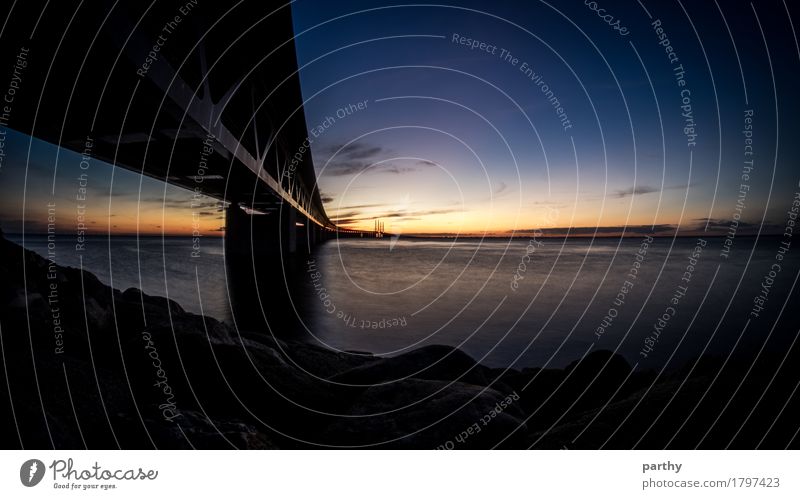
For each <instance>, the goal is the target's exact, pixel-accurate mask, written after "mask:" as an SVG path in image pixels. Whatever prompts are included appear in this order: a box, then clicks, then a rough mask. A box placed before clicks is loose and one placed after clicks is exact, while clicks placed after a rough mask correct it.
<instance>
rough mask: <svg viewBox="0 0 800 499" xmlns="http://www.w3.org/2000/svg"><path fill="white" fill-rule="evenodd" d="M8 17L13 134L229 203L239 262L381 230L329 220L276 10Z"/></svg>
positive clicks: (81, 5) (285, 28)
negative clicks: (14, 80)
mask: <svg viewBox="0 0 800 499" xmlns="http://www.w3.org/2000/svg"><path fill="white" fill-rule="evenodd" d="M13 9H14V10H15V12H14V15H13V16H12V17H13V19H16V20H25V19H29V20H30V23H29V24H26V23H20V22H17V23H11V24H8V25H6V26H5V28H4V32H3V33H2V35H1V38H0V39H1V40H2V42H3V43H2V44H0V61H2V64H0V67H3V68H14V67H18V68H19V78H17V79H18V80H19V81H18V82H17V85H18V88H17V89H16V91H15V95H14V98H13V102H11V103H9V105H8V106H7V108H6V110H7V111H9V112H8V113H7V114H6V115H5V117H6V118H7V123H5V124H7V126H9V127H11V128H13V129H16V130H18V131H20V132H23V133H25V134H28V135H31V136H34V137H37V138H40V139H43V140H45V141H48V142H51V143H53V144H56V145H59V146H61V147H64V148H67V149H71V150H73V151H76V152H78V153H81V154H84V155H88V156H90V157H92V158H97V159H101V160H104V161H106V162H108V163H111V164H112V165H115V166H120V167H123V168H126V169H129V170H132V171H135V172H138V173H140V174H142V175H147V176H150V177H153V178H156V179H159V180H163V181H165V182H168V183H170V184H174V185H178V186H181V187H184V188H186V189H189V190H191V191H194V192H196V193H198V194H203V195H206V196H210V197H213V198H216V199H218V200H221V201H224V203H225V205H226V223H225V227H226V234H225V241H226V243H225V246H226V255H228V256H230V257H235V258H234V260H235V261H240V258H241V257H242V256H246V257H248V258H246V259H245V261H251V260H255V259H261V258H262V257H264V256H265V255H267V256H268V255H270V254H276V253H280V254H281V255H292V254H294V253H302V252H305V251H309V250H310V249H311V248H312V247H313V245H314V244H316V243H318V242H320V241H323V240H325V239H328V238H331V237H365V236H373V235H375V233H374V232H372V231H355V230H348V229H345V228H341V227H337V226H336V225H335V224H334V223H333V222H332V221H331V220H330V219H329V218H328V216H327V215H326V213H325V208H324V206H323V203H322V201H321V198H320V193H319V189H318V187H317V178H316V172H315V171H314V165H313V161H312V158H311V151H310V147H309V143H308V141H307V136H308V132H307V128H306V122H305V116H304V111H303V98H302V94H301V90H300V82H299V76H298V64H297V58H296V54H295V48H294V41H293V37H294V31H293V25H292V17H291V9H290V7H289V6H288V5H285V3H284V2H239V3H236V2H206V1H203V0H182V1H179V2H173V1H158V2H153V4H152V5H150V2H137V1H134V0H122V1H120V2H117V3H116V4H115V3H114V2H98V1H88V2H80V1H77V0H75V1H73V0H59V1H58V2H52V1H50V2H48V1H45V0H41V1H37V0H27V1H26V2H16V3H15V4H14V6H13ZM20 57H22V59H24V61H22V62H20ZM4 76H6V75H4ZM0 80H5V78H4V77H3V78H0Z"/></svg>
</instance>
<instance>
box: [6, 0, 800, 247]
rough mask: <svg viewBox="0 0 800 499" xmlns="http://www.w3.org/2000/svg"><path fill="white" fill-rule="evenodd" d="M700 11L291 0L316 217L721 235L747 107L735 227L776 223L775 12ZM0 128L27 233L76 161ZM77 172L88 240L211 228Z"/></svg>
mask: <svg viewBox="0 0 800 499" xmlns="http://www.w3.org/2000/svg"><path fill="white" fill-rule="evenodd" d="M698 3H700V2H683V3H679V2H675V3H672V2H656V1H644V0H643V1H642V2H641V3H639V2H637V1H635V0H632V1H619V2H610V1H609V2H606V1H601V2H599V3H595V2H588V1H587V2H584V1H577V0H576V1H574V2H559V3H558V4H557V5H551V4H549V3H546V2H541V1H539V2H537V1H525V2H491V3H487V2H477V1H475V2H473V1H458V2H452V3H450V4H449V5H448V6H442V5H436V4H433V3H430V4H428V3H426V2H418V3H416V4H414V5H410V6H406V5H403V4H400V3H397V2H384V1H377V2H376V1H372V0H370V1H337V2H327V1H318V0H298V1H297V2H295V3H294V5H293V17H294V25H295V26H294V27H295V34H296V39H295V44H296V48H297V57H298V62H299V66H300V80H301V84H302V90H303V97H304V99H305V115H306V121H307V125H308V128H309V138H310V140H311V142H312V153H313V159H314V163H315V167H316V169H317V172H318V176H319V188H320V191H321V194H322V197H323V201H324V202H325V207H326V210H327V212H328V215H329V216H330V217H331V219H333V220H334V221H336V222H337V223H339V224H341V225H343V226H346V227H353V228H364V229H371V228H372V227H373V223H374V219H376V218H379V219H381V220H383V221H384V224H385V225H384V226H385V229H386V230H387V231H388V232H393V233H406V234H490V235H495V234H509V233H515V234H524V233H526V232H529V231H531V230H533V229H548V230H549V231H551V232H552V233H563V232H566V230H567V228H572V232H571V233H575V234H581V235H585V234H586V233H591V232H593V231H594V230H595V229H596V228H598V227H599V228H600V229H599V230H598V232H599V233H601V234H611V233H616V232H619V231H622V229H623V228H625V227H628V229H627V230H628V231H629V232H630V233H636V232H638V231H641V230H644V229H650V228H655V229H656V231H657V232H662V233H665V234H669V233H672V232H674V231H675V230H676V228H678V227H679V228H680V232H681V233H687V234H688V233H692V232H698V231H703V230H705V229H708V230H711V231H725V230H726V229H727V227H728V226H729V225H730V220H731V218H732V217H733V216H734V213H735V211H736V203H737V198H739V197H740V190H741V184H742V169H743V165H744V161H745V160H746V159H747V158H748V157H749V156H746V155H745V146H746V145H748V144H746V143H745V134H744V133H743V129H744V128H745V127H746V126H748V124H747V123H746V122H745V115H746V114H747V112H748V110H752V111H753V113H752V122H751V123H749V126H751V128H752V130H751V131H752V143H750V144H749V145H752V151H753V155H752V159H753V170H752V172H751V174H750V176H749V178H748V180H747V188H748V191H747V195H746V199H745V200H744V205H745V208H744V209H743V210H742V224H741V230H742V231H747V230H749V231H751V232H752V231H755V230H757V229H758V227H760V226H764V230H765V231H767V232H770V231H772V232H775V231H779V229H780V228H781V227H782V226H783V224H784V222H785V211H786V209H788V206H789V205H790V203H791V201H792V197H793V195H794V192H796V191H798V190H800V187H798V177H800V175H799V173H800V168H798V161H797V160H798V157H799V156H800V150H799V148H800V144H798V141H797V140H796V137H798V136H800V133H799V132H800V130H798V127H799V126H800V125H798V123H797V122H796V120H795V119H794V117H795V115H796V113H795V112H793V111H796V110H798V108H799V107H798V96H797V93H796V91H795V89H796V76H795V73H796V69H797V64H798V62H800V51H799V50H798V48H797V42H796V40H795V38H794V34H793V32H792V30H791V28H790V26H789V24H788V21H787V12H786V10H785V9H786V8H787V7H786V6H785V4H784V3H782V2H781V1H767V2H757V3H755V7H752V6H751V4H750V3H749V2H727V1H726V2H719V6H718V5H717V4H716V3H714V2H702V5H696V4H698ZM563 4H567V5H563ZM603 8H605V9H606V10H603V11H601V13H602V14H603V17H601V16H600V15H598V12H597V10H598V9H603ZM792 14H793V15H795V17H797V16H796V12H792ZM759 23H760V25H759ZM654 26H660V27H661V28H662V29H663V32H659V31H656V29H655V27H654ZM759 26H760V27H759ZM623 28H624V29H623ZM762 30H763V33H765V36H766V44H767V45H766V46H765V41H764V38H762ZM662 34H663V38H661V36H662ZM665 40H667V41H666V42H665ZM667 47H669V49H670V50H671V53H672V54H674V56H673V57H678V61H677V62H676V63H673V62H671V61H670V60H669V53H668V52H667ZM678 66H681V67H682V68H683V70H684V72H682V73H678V72H676V68H677V67H678ZM678 74H680V77H678ZM681 82H683V85H684V86H680V85H681ZM773 85H774V86H773ZM682 91H688V94H686V92H684V93H683V94H682ZM687 95H688V101H685V99H684V96H687ZM687 104H688V105H689V106H691V107H690V108H689V109H688V111H687V109H682V106H685V105H687ZM689 112H690V117H691V119H692V120H693V124H694V130H693V133H696V137H694V138H693V140H691V141H690V137H687V134H686V133H685V131H684V127H685V125H686V119H687V118H686V116H684V115H685V114H687V113H689ZM4 131H5V132H6V135H5V142H4V143H5V146H4V151H5V153H6V158H5V159H4V162H3V166H2V167H0V226H2V227H3V229H4V230H5V231H6V232H19V231H21V230H22V220H23V219H24V220H25V230H26V231H31V232H41V231H42V230H43V229H44V227H45V223H46V219H47V205H48V203H51V202H57V203H59V204H60V205H61V206H67V207H68V211H69V210H72V209H75V210H77V209H79V205H80V204H82V203H80V202H78V201H77V200H76V193H77V191H78V189H79V187H80V181H79V179H78V177H79V176H80V174H81V169H80V156H79V155H78V154H76V153H72V152H70V151H67V150H58V149H57V148H56V147H55V146H52V145H50V144H47V143H44V142H42V141H39V140H36V139H30V138H29V137H27V136H25V135H22V134H19V133H16V132H14V131H13V130H7V129H4ZM91 172H92V174H91V176H90V182H89V185H88V187H87V188H88V200H87V202H86V203H85V204H86V209H87V213H86V223H87V231H88V232H96V233H105V232H109V231H110V232H112V233H116V234H133V233H143V234H161V233H163V234H176V235H187V234H191V233H192V232H193V231H200V232H202V233H203V234H204V235H219V234H222V230H223V228H224V227H223V225H224V216H223V212H222V211H221V209H222V208H221V207H220V205H219V202H218V201H216V200H213V199H210V198H202V199H201V200H199V201H198V200H194V204H193V195H192V193H191V192H189V191H186V190H183V189H180V188H177V187H173V186H169V185H167V184H164V183H163V182H160V181H158V180H154V179H151V178H147V177H142V176H140V175H137V174H135V173H132V172H129V171H127V170H124V169H121V168H112V167H111V166H110V165H108V164H105V163H102V162H100V161H93V162H92V164H91ZM69 218H70V220H71V222H70V223H72V220H73V219H74V217H71V216H70V217H69ZM643 228H644V229H643ZM587 231H588V232H587Z"/></svg>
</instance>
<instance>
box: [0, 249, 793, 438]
mask: <svg viewBox="0 0 800 499" xmlns="http://www.w3.org/2000/svg"><path fill="white" fill-rule="evenodd" d="M0 327H1V329H0V340H2V341H0V348H1V349H2V357H3V360H4V369H3V370H2V372H0V376H2V377H3V380H2V384H3V385H4V386H7V387H8V391H9V396H7V397H3V401H2V402H0V409H2V410H1V411H0V415H2V418H3V419H2V424H3V428H4V431H3V432H2V444H3V448H21V447H24V448H58V449H80V448H97V449H99V448H103V449H105V448H125V449H140V448H144V449H147V448H169V449H182V448H247V449H263V448H306V447H322V448H330V447H333V448H338V447H353V448H361V447H367V448H375V447H388V448H419V449H435V448H444V449H451V448H455V449H460V448H463V449H471V448H493V447H499V448H528V447H534V448H551V449H563V448H569V449H571V448H590V449H591V448H600V447H603V448H631V447H634V446H636V447H639V448H662V447H665V446H669V447H678V448H685V447H694V446H695V445H701V446H703V447H710V448H719V447H724V446H725V445H727V444H728V443H729V442H733V443H732V446H733V447H744V448H752V447H755V445H756V444H757V443H758V441H759V440H761V438H762V437H764V436H765V435H766V437H765V440H764V442H762V447H764V446H766V447H781V448H782V447H784V446H786V445H787V444H791V445H793V440H791V439H789V437H792V439H793V436H792V435H789V433H788V429H790V428H791V429H792V431H794V429H795V427H796V424H794V420H793V419H792V418H793V416H795V415H796V414H797V403H796V402H794V399H793V398H792V397H791V393H793V392H792V391H791V390H792V389H793V388H795V387H796V386H797V384H796V383H797V381H798V379H797V375H796V373H794V372H793V371H792V372H789V371H786V372H781V373H779V376H776V379H777V382H776V381H775V380H773V381H772V382H770V383H769V384H766V383H767V381H769V380H770V378H771V377H772V375H773V374H774V373H775V365H774V364H770V363H769V362H771V361H770V360H769V359H767V361H765V362H760V363H759V364H758V365H756V366H755V367H754V368H753V369H749V370H748V376H746V377H742V376H741V374H742V373H743V372H744V371H745V369H747V366H744V365H740V364H739V363H738V362H739V361H736V360H734V361H730V362H728V363H727V364H726V365H725V375H724V376H717V374H718V373H719V370H720V368H721V365H722V360H721V359H713V358H704V359H702V361H701V362H698V363H696V364H692V365H693V366H694V367H693V368H692V369H691V371H690V370H689V368H688V367H687V368H686V369H684V370H679V371H676V372H672V373H669V374H662V375H660V376H657V374H656V373H655V372H649V371H634V370H632V368H631V365H630V364H629V363H628V362H627V361H626V360H625V359H624V358H622V357H621V356H619V355H614V354H613V353H611V352H608V351H596V352H593V353H591V354H589V355H588V356H586V357H585V358H583V359H582V360H580V361H575V362H573V363H572V364H570V365H569V366H568V367H566V368H565V369H538V368H532V369H522V370H515V369H494V368H488V367H485V366H482V365H480V364H477V363H476V362H475V361H474V360H473V359H472V358H470V357H469V356H468V355H466V354H465V353H463V352H462V351H460V350H457V349H454V348H451V347H446V346H439V345H432V346H427V347H423V348H420V349H418V350H415V351H412V352H408V353H406V354H403V355H399V356H396V357H391V358H381V357H375V356H371V355H368V354H357V355H354V354H346V353H337V352H333V351H330V350H327V349H324V348H321V347H319V346H315V345H311V344H307V343H300V342H287V341H281V340H277V339H274V338H271V337H269V336H267V335H264V334H262V333H259V332H250V331H236V330H234V329H233V328H231V327H230V326H229V325H227V324H225V323H222V322H219V321H217V320H215V319H213V318H210V317H203V316H199V315H195V314H191V313H188V312H186V311H184V310H183V309H182V308H181V307H180V305H178V304H177V303H175V302H173V301H169V300H167V299H164V298H160V297H153V296H148V295H145V294H143V293H141V292H140V291H139V290H136V289H128V290H126V291H119V290H115V289H112V288H110V287H108V286H106V285H104V284H102V283H101V282H100V281H99V280H98V279H97V278H96V277H95V276H94V275H92V274H91V273H89V272H85V271H84V272H82V271H80V270H78V269H74V268H67V267H60V266H57V265H54V264H52V262H50V261H48V260H47V259H45V258H42V257H40V256H38V255H36V254H35V253H32V252H30V251H27V250H25V249H23V248H21V247H20V246H18V245H16V244H14V243H12V242H10V241H8V240H6V239H4V238H2V236H0ZM712 379H715V380H716V381H715V382H714V383H713V384H712V383H711V380H712ZM742 379H743V380H744V382H743V383H741V386H740V387H739V388H737V386H739V384H740V381H742ZM709 387H711V388H710V389H709ZM764 387H769V388H768V389H766V390H765V388H764ZM759 400H760V404H759V408H760V409H759V411H755V412H753V414H750V415H749V416H748V414H749V413H750V412H751V409H752V407H753V405H754V404H755V403H756V402H757V401H759ZM729 401H730V402H729ZM787 401H788V403H787ZM698 404H699V405H698ZM784 405H785V407H784ZM781 407H784V410H783V411H781V412H780V413H779V412H778V409H781ZM723 408H724V409H725V410H724V411H722V409H723ZM745 416H748V417H747V418H745ZM740 430H741V431H740ZM673 437H674V438H673Z"/></svg>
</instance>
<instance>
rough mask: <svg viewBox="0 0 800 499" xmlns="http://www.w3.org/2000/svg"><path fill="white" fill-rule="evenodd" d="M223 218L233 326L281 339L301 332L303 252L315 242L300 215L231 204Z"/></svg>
mask: <svg viewBox="0 0 800 499" xmlns="http://www.w3.org/2000/svg"><path fill="white" fill-rule="evenodd" d="M225 220H226V221H225V264H226V270H227V272H226V274H227V280H228V290H229V293H230V297H231V306H232V310H231V313H232V315H233V317H232V319H233V320H234V321H235V323H236V325H237V327H239V328H240V329H243V330H250V331H256V332H260V333H262V332H263V333H265V334H270V333H271V334H274V335H276V336H279V337H284V338H294V337H296V336H298V335H302V331H304V329H303V327H302V324H301V323H300V320H299V318H298V316H299V317H302V316H303V313H304V311H305V309H306V303H307V297H308V293H307V291H306V271H305V270H306V269H305V266H306V264H307V262H306V260H307V258H306V256H305V254H306V253H307V252H308V251H309V248H313V243H312V244H309V243H311V242H312V241H313V242H315V239H314V238H315V236H310V235H309V227H308V223H307V220H305V217H303V216H302V215H300V214H298V213H297V212H296V211H295V210H294V209H292V208H290V209H284V210H276V211H272V212H270V213H267V214H258V213H252V214H251V213H247V212H245V211H244V210H243V209H241V208H239V207H238V206H236V205H235V204H232V205H231V206H229V207H228V209H227V210H226V216H225ZM300 224H302V226H301V225H300ZM312 224H313V222H312ZM313 225H316V224H313ZM310 231H311V234H314V233H315V229H313V228H312V229H310Z"/></svg>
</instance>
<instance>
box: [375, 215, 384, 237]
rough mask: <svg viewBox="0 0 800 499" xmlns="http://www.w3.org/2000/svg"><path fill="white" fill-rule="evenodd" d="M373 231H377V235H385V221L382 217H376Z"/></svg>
mask: <svg viewBox="0 0 800 499" xmlns="http://www.w3.org/2000/svg"><path fill="white" fill-rule="evenodd" d="M373 232H374V233H375V237H383V234H384V232H383V222H382V221H381V220H380V219H377V218H376V219H375V227H374V230H373Z"/></svg>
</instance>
